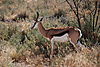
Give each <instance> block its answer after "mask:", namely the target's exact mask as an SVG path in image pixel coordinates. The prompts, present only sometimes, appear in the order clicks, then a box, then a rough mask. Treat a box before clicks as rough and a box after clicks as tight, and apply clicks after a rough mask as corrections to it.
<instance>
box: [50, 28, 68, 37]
mask: <svg viewBox="0 0 100 67" xmlns="http://www.w3.org/2000/svg"><path fill="white" fill-rule="evenodd" d="M66 33H69V30H67V31H64V32H61V33H59V34H54V35H51V36H59V37H60V36H63V35H64V34H66Z"/></svg>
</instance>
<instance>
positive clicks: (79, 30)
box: [75, 28, 82, 38]
mask: <svg viewBox="0 0 100 67" xmlns="http://www.w3.org/2000/svg"><path fill="white" fill-rule="evenodd" d="M75 30H78V31H79V32H80V38H81V37H82V32H81V30H80V29H78V28H75Z"/></svg>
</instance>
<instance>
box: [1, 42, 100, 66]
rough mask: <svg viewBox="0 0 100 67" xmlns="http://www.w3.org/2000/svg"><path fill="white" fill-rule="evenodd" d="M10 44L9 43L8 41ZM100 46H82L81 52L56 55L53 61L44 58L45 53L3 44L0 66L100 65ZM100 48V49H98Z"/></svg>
mask: <svg viewBox="0 0 100 67" xmlns="http://www.w3.org/2000/svg"><path fill="white" fill-rule="evenodd" d="M7 44H9V43H7ZM99 49H100V46H98V47H93V48H92V49H88V48H82V50H81V51H80V52H79V53H74V52H71V53H70V54H68V55H66V56H65V57H54V58H53V60H52V61H50V59H49V58H44V55H43V54H41V55H38V56H36V55H35V54H34V53H33V52H32V51H30V50H26V51H23V54H21V53H20V52H17V50H16V48H15V47H14V46H11V45H5V46H2V49H1V50H0V66H2V67H50V63H51V62H53V64H54V67H99V66H100V54H99V53H100V50H99ZM98 50H99V51H98Z"/></svg>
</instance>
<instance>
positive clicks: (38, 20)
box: [31, 12, 43, 29]
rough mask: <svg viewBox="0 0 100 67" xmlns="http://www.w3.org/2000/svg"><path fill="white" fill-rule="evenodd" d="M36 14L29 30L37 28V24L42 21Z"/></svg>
mask: <svg viewBox="0 0 100 67" xmlns="http://www.w3.org/2000/svg"><path fill="white" fill-rule="evenodd" d="M36 14H37V17H36V20H35V22H34V23H33V25H32V27H31V29H33V28H37V25H38V23H41V21H42V20H43V17H41V18H39V12H36Z"/></svg>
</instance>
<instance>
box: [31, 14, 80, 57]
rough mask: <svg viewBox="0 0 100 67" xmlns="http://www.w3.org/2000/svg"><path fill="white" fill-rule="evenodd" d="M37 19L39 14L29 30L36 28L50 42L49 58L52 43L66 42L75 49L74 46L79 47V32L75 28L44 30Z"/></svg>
mask: <svg viewBox="0 0 100 67" xmlns="http://www.w3.org/2000/svg"><path fill="white" fill-rule="evenodd" d="M38 18H39V13H38V12H37V17H36V20H35V23H34V24H33V25H32V27H31V29H33V28H35V27H38V30H39V32H40V33H41V34H42V35H43V36H44V37H46V38H47V39H49V40H50V41H51V47H52V48H51V56H50V57H51V58H52V55H53V46H54V42H67V41H69V42H70V43H71V44H72V45H73V46H74V47H75V49H77V48H76V44H79V45H81V43H80V42H79V41H78V40H79V39H80V38H81V36H82V33H81V30H80V29H78V28H75V27H71V26H68V27H64V28H50V29H45V28H44V27H43V25H42V20H43V18H41V19H40V20H38Z"/></svg>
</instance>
